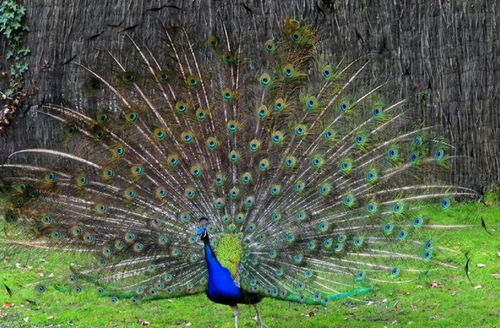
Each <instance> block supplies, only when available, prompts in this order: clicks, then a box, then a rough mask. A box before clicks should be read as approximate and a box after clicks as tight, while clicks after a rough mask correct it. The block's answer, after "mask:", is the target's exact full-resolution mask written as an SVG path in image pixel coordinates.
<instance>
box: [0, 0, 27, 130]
mask: <svg viewBox="0 0 500 328" xmlns="http://www.w3.org/2000/svg"><path fill="white" fill-rule="evenodd" d="M25 15H26V8H25V7H24V6H23V5H21V4H19V3H18V1H17V0H0V36H2V38H4V39H5V42H6V44H5V46H6V48H5V59H6V60H7V63H8V73H7V72H5V73H3V74H7V75H8V79H9V83H8V87H7V88H6V89H5V90H1V91H0V97H1V99H2V103H3V104H2V105H3V108H2V111H1V112H0V132H3V131H4V130H5V127H6V126H7V125H9V123H10V122H9V118H10V117H11V116H12V115H14V113H15V112H16V110H17V108H18V107H20V105H21V104H22V103H23V101H24V99H25V98H26V93H25V92H23V86H24V75H25V73H26V71H27V70H28V63H27V61H26V56H28V54H29V53H30V49H29V48H26V47H23V44H22V41H23V37H24V35H25V34H26V32H28V31H29V27H28V25H26V24H25V23H24V22H23V18H24V16H25Z"/></svg>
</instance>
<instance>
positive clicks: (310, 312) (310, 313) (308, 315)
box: [306, 311, 314, 317]
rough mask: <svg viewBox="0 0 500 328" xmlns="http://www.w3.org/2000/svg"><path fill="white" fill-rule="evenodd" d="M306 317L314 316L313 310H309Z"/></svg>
mask: <svg viewBox="0 0 500 328" xmlns="http://www.w3.org/2000/svg"><path fill="white" fill-rule="evenodd" d="M306 316H307V317H314V312H313V311H309V313H308V314H306Z"/></svg>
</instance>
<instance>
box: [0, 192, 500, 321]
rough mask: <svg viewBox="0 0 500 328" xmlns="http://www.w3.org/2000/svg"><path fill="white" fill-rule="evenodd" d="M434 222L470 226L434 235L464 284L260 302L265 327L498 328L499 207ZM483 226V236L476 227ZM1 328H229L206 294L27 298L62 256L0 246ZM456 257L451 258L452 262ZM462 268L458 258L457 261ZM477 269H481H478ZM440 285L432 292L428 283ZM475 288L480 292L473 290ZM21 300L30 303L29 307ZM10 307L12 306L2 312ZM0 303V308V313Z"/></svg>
mask: <svg viewBox="0 0 500 328" xmlns="http://www.w3.org/2000/svg"><path fill="white" fill-rule="evenodd" d="M428 211H429V214H430V215H431V216H432V217H433V218H434V219H433V221H434V223H437V222H439V223H442V224H455V225H460V224H472V225H474V227H473V228H467V229H461V230H456V229H454V230H447V231H441V232H435V233H436V234H438V235H439V241H440V242H441V243H443V244H445V245H446V246H447V247H450V248H452V249H456V250H457V251H469V254H470V255H471V262H470V277H471V279H472V284H471V283H469V281H468V280H467V277H466V276H465V274H464V270H463V267H460V268H459V269H457V270H454V271H453V270H451V271H450V270H447V271H443V270H438V271H434V272H432V273H431V275H430V277H428V278H427V279H421V280H417V281H414V282H412V283H406V284H402V285H397V286H392V285H391V286H380V288H378V289H377V290H376V291H375V292H373V293H371V294H367V295H364V296H359V297H356V298H354V299H345V300H341V301H336V302H332V303H330V305H329V306H328V307H327V308H323V307H318V306H307V305H302V304H292V303H287V302H283V301H278V300H273V299H267V298H266V299H264V301H263V302H262V303H261V305H260V309H261V312H262V313H263V317H264V319H265V322H266V324H267V325H268V327H287V328H291V327H401V326H408V327H447V328H448V327H498V326H499V320H500V319H499V312H498V309H499V308H500V287H499V286H500V284H499V283H500V280H498V279H496V278H495V277H494V275H493V274H500V265H499V263H500V261H499V260H500V257H499V252H500V241H499V240H500V239H499V238H498V229H499V227H500V225H499V223H500V203H499V202H498V199H493V200H491V201H490V202H489V204H488V206H485V205H482V204H478V203H462V204H457V205H456V206H454V207H453V208H452V209H450V210H448V211H444V212H435V211H434V210H433V208H429V209H428ZM481 217H483V218H484V219H485V221H486V222H487V225H488V228H489V230H490V231H491V232H492V233H493V236H490V235H489V234H487V233H486V232H485V230H484V229H483V228H481V224H480V222H481V221H480V218H481ZM0 235H1V233H0ZM4 253H5V254H7V257H4V258H3V260H1V257H0V283H5V284H6V285H7V286H9V287H10V289H11V290H12V292H13V296H9V295H8V293H7V291H6V290H5V289H4V288H3V286H1V285H0V288H1V289H0V327H57V326H60V327H140V326H141V322H146V321H147V322H149V327H189V326H190V327H232V326H233V319H232V312H231V310H230V308H229V307H227V306H222V305H218V304H214V303H211V302H210V301H209V300H208V299H207V298H206V297H205V295H195V296H189V297H184V298H178V299H165V300H159V301H151V302H146V303H143V304H140V305H133V304H131V303H130V302H128V301H125V300H120V301H118V302H117V303H116V304H112V303H111V302H110V300H109V299H107V298H100V297H98V296H97V295H96V293H95V292H94V291H84V292H82V293H81V294H78V295H75V294H67V293H64V292H58V291H50V290H48V291H47V292H45V293H44V294H43V295H41V296H40V295H38V294H37V293H36V292H34V286H35V285H36V281H38V280H39V279H41V278H40V276H41V275H43V276H44V278H46V277H49V276H50V275H51V274H54V275H56V276H57V275H58V274H62V273H63V272H66V271H67V265H68V263H70V262H71V260H72V256H71V255H69V254H50V255H44V254H41V253H35V255H33V253H30V254H31V255H29V254H28V251H20V252H18V253H15V254H13V253H11V252H10V250H9V249H7V248H6V247H3V248H2V246H0V255H1V254H4ZM457 256H459V257H458V258H460V256H461V255H455V259H456V257H457ZM463 262H464V264H465V257H463ZM477 264H484V265H485V266H484V267H482V268H480V267H478V266H477ZM433 280H435V281H438V282H439V283H440V287H439V288H432V287H431V285H430V284H431V282H432V281H433ZM479 286H480V287H481V288H479ZM27 300H31V301H34V302H36V304H33V303H30V302H29V301H27ZM9 304H11V306H10V307H9ZM2 305H3V308H2ZM240 313H241V321H240V327H256V326H257V324H256V321H255V320H254V316H255V313H254V310H253V308H252V307H248V306H241V307H240Z"/></svg>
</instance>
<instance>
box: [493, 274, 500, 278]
mask: <svg viewBox="0 0 500 328" xmlns="http://www.w3.org/2000/svg"><path fill="white" fill-rule="evenodd" d="M492 276H493V277H495V279H500V273H493V274H492Z"/></svg>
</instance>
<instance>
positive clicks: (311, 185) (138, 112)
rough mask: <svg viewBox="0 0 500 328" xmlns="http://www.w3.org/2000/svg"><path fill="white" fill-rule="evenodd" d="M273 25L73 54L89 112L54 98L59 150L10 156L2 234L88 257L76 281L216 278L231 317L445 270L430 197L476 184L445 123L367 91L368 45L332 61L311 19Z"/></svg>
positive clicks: (448, 199) (214, 295)
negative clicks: (425, 121) (86, 58)
mask: <svg viewBox="0 0 500 328" xmlns="http://www.w3.org/2000/svg"><path fill="white" fill-rule="evenodd" d="M279 31H280V32H279V34H278V35H277V36H275V37H273V38H271V39H269V40H262V39H260V37H257V36H255V40H247V39H245V38H243V37H241V38H239V39H238V40H234V39H232V38H231V37H230V35H231V33H229V32H228V28H227V26H226V25H225V24H224V23H218V24H217V26H216V28H215V29H214V31H212V32H211V35H209V36H208V38H207V35H200V34H204V33H205V32H203V33H200V32H199V31H198V32H193V31H190V30H189V29H188V28H185V27H181V26H163V28H162V33H164V36H165V40H166V43H167V45H168V49H167V51H165V52H162V53H159V54H155V52H154V51H153V50H151V49H149V48H148V47H147V45H145V44H144V43H143V42H140V41H138V40H137V39H136V38H134V37H131V36H129V35H125V36H124V38H125V40H126V41H125V42H126V43H127V44H128V45H129V47H130V48H129V49H130V50H129V51H127V53H126V56H128V57H129V58H128V61H127V62H129V63H133V65H132V64H129V65H128V66H127V65H126V64H124V62H123V61H122V60H120V58H119V57H118V56H117V55H116V54H113V53H112V52H109V56H110V58H111V59H112V61H113V63H114V65H113V67H112V68H109V67H96V68H92V67H88V66H86V65H83V64H78V65H79V67H81V71H82V72H84V74H85V76H86V81H87V82H85V85H86V89H85V90H87V92H88V95H87V97H89V98H90V97H92V99H93V103H94V105H95V108H93V109H92V110H91V111H90V110H88V109H86V108H80V107H79V106H78V105H67V104H50V105H44V106H43V108H42V109H40V110H39V113H40V114H41V115H42V116H43V117H46V119H50V120H56V121H58V123H60V124H61V127H62V128H61V131H63V132H64V133H63V136H61V142H60V146H59V147H58V148H56V149H49V148H44V147H41V148H29V149H22V150H18V151H16V152H14V153H12V154H11V155H10V156H9V157H8V159H7V161H6V162H5V163H4V164H3V165H1V173H0V178H1V183H0V188H1V189H0V192H1V194H2V195H3V197H4V198H6V199H7V200H8V204H7V205H6V208H5V225H6V226H5V233H6V235H7V240H6V241H3V242H7V243H9V244H11V245H17V246H20V247H30V246H31V247H39V248H40V247H42V248H45V249H47V250H48V251H67V252H74V253H75V258H84V259H85V260H84V261H82V262H81V263H79V264H72V265H69V266H68V274H67V276H66V277H60V281H61V282H60V285H61V284H62V285H63V286H65V288H66V289H68V290H71V291H74V292H76V293H78V292H81V291H82V290H83V289H88V288H91V289H92V288H93V289H95V290H96V293H98V294H99V295H101V296H107V297H110V299H111V301H112V302H117V301H119V300H125V299H128V300H131V301H132V302H140V301H143V300H148V299H157V298H166V297H178V296H183V295H190V294H194V293H200V292H205V293H206V294H207V297H208V298H209V299H210V300H211V301H213V302H216V303H220V304H225V305H228V306H230V307H231V308H232V309H233V311H234V322H235V326H236V327H238V313H239V312H238V304H248V305H254V306H255V309H256V310H257V307H256V304H257V303H259V302H260V301H261V300H262V299H263V298H264V297H272V298H276V299H281V300H284V301H289V302H299V303H305V304H311V305H325V306H326V305H327V304H328V303H329V302H331V301H334V300H337V299H341V298H345V297H353V296H356V295H361V294H365V293H369V292H370V291H372V290H373V289H374V288H376V286H377V285H380V284H386V283H387V284H388V283H400V282H404V281H408V280H412V279H416V277H418V276H419V275H421V274H422V273H425V272H428V271H429V270H432V269H433V268H435V267H437V266H443V267H448V266H450V264H449V263H445V262H442V261H439V260H438V259H433V257H435V255H436V253H437V252H438V251H439V249H440V248H439V247H437V246H436V245H435V240H434V239H433V238H432V234H431V233H430V231H431V229H427V228H426V226H427V227H432V228H434V230H435V229H437V228H439V227H440V226H439V225H432V217H426V216H425V215H423V214H422V209H423V208H424V207H425V206H427V204H429V203H436V206H438V207H440V208H441V209H442V210H444V211H445V210H447V209H448V208H450V206H452V204H453V202H455V201H456V200H457V199H463V198H470V197H476V192H475V191H474V190H472V189H469V188H465V187H460V186H456V185H453V184H450V183H447V182H446V180H447V176H448V175H447V172H449V170H450V169H451V164H450V163H451V161H450V160H451V159H452V158H454V156H453V153H452V149H453V148H452V145H450V144H449V143H448V142H446V140H445V139H444V138H442V137H441V136H440V133H441V129H440V127H439V126H425V125H422V124H419V123H418V121H416V120H415V119H414V118H413V116H412V115H413V111H412V105H413V103H412V100H411V99H409V98H408V99H407V98H403V99H399V100H396V101H393V98H395V97H394V92H392V91H391V84H390V82H387V81H385V82H382V83H380V84H377V85H374V86H366V87H363V86H362V87H360V84H359V83H356V82H357V81H358V80H359V79H360V78H361V77H362V76H363V74H366V71H367V68H369V67H370V59H369V58H363V57H361V58H357V59H354V60H352V61H348V60H345V59H344V60H341V61H340V62H337V63H334V62H333V60H332V59H331V58H332V56H331V53H328V51H325V50H324V49H325V47H321V44H322V40H321V32H320V31H317V30H315V29H314V28H313V27H312V26H311V25H308V24H307V23H305V22H301V21H298V20H295V19H291V18H290V19H285V20H283V21H282V22H281V23H280V26H279ZM250 41H252V42H250ZM253 41H255V42H253ZM255 44H259V48H260V51H259V52H258V54H259V55H258V56H254V57H255V58H250V57H248V56H247V55H246V53H248V51H247V50H248V49H249V48H250V47H256V45H255ZM326 48H327V47H326ZM130 58H132V59H130ZM86 112H93V113H96V112H97V113H98V114H96V115H95V116H94V114H92V115H87V114H85V113H86ZM58 281H59V280H58ZM52 285H53V281H52V279H50V280H49V279H47V280H43V281H40V284H39V285H37V287H36V289H37V290H38V292H40V293H43V292H44V291H45V290H46V289H47V288H51V286H52ZM60 285H59V286H60ZM257 317H258V324H259V326H260V327H261V328H262V327H265V325H264V323H263V321H262V319H261V317H260V315H259V312H258V311H257Z"/></svg>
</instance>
